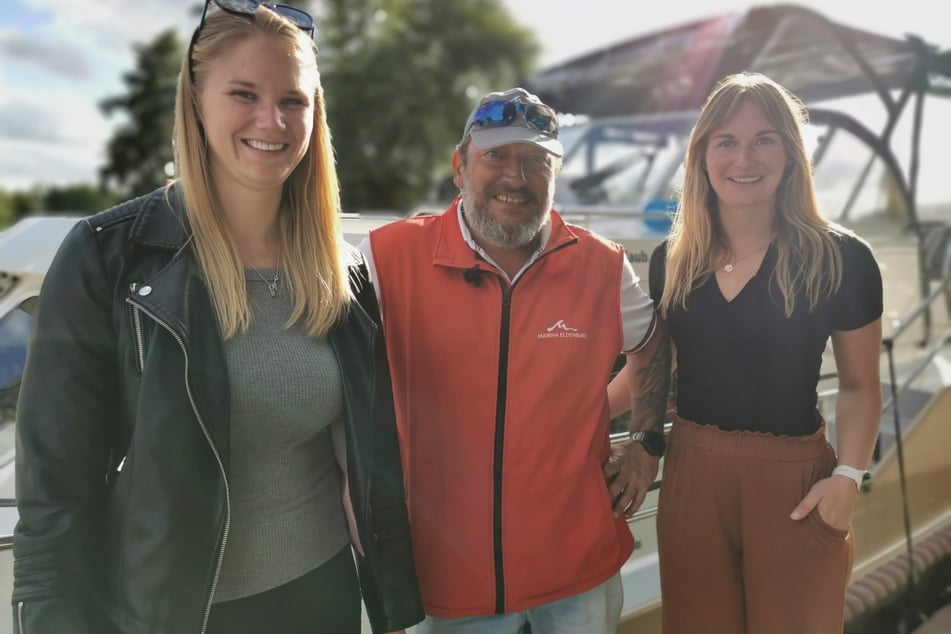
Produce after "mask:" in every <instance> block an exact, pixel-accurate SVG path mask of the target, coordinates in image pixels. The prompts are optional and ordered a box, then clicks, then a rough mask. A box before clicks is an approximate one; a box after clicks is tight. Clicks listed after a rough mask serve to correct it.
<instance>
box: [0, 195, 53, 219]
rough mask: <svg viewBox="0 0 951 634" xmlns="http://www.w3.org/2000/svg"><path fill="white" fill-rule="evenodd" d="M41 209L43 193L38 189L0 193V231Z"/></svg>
mask: <svg viewBox="0 0 951 634" xmlns="http://www.w3.org/2000/svg"><path fill="white" fill-rule="evenodd" d="M42 209H43V192H42V191H41V190H40V188H39V187H33V188H32V189H30V190H26V191H14V192H5V191H0V229H3V228H5V227H7V226H9V225H12V224H14V223H15V222H16V221H17V220H20V219H21V218H24V217H25V216H29V215H30V214H35V213H37V212H39V211H41V210H42Z"/></svg>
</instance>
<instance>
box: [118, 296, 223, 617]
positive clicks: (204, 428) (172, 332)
mask: <svg viewBox="0 0 951 634" xmlns="http://www.w3.org/2000/svg"><path fill="white" fill-rule="evenodd" d="M126 302H128V303H129V304H130V305H131V306H132V307H133V308H135V309H137V310H140V311H142V312H143V313H145V314H146V315H148V316H149V318H151V319H152V320H153V321H155V322H156V323H157V324H158V325H159V326H161V327H162V328H164V329H165V330H167V331H168V333H169V334H170V335H172V338H174V339H175V341H177V342H178V345H179V347H180V348H181V349H182V354H183V355H185V392H186V394H187V396H188V402H189V403H190V404H191V406H192V411H194V412H195V418H196V419H197V420H198V425H199V426H200V427H201V431H202V433H203V434H204V435H205V440H207V441H208V446H209V447H211V452H212V453H213V454H214V456H215V460H216V461H217V463H218V469H219V470H220V471H221V479H222V480H223V481H224V485H225V526H224V530H223V531H222V533H221V546H220V547H219V548H218V561H217V563H216V564H215V576H214V577H213V578H212V580H211V589H210V591H209V593H208V602H207V604H206V605H205V614H204V616H203V617H202V621H201V634H205V631H206V630H207V629H208V616H209V615H210V614H211V606H212V600H213V599H214V596H215V590H216V589H217V588H218V577H219V576H220V575H221V562H222V560H223V559H224V556H225V544H226V543H227V542H228V533H229V532H230V530H231V489H230V486H229V485H228V474H227V473H226V472H225V466H224V463H223V462H222V461H221V454H220V453H218V448H217V447H215V443H214V441H213V440H212V438H211V434H210V433H209V432H208V427H207V426H206V425H205V421H204V419H203V418H202V417H201V413H200V412H199V411H198V405H197V404H196V403H195V397H194V395H192V388H191V383H189V381H188V366H189V359H188V349H187V348H186V347H185V342H184V341H183V340H182V338H181V337H180V336H179V335H178V333H177V332H175V330H174V329H173V328H172V327H171V326H169V325H168V324H166V323H165V322H164V321H162V320H161V319H159V318H158V317H156V316H155V314H153V313H151V312H149V310H148V309H147V308H145V307H144V306H142V305H141V304H137V303H135V301H134V300H133V299H132V298H131V297H129V298H126Z"/></svg>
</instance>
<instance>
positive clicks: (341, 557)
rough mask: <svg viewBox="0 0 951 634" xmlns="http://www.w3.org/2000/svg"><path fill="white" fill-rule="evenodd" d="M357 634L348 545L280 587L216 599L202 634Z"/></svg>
mask: <svg viewBox="0 0 951 634" xmlns="http://www.w3.org/2000/svg"><path fill="white" fill-rule="evenodd" d="M261 632H281V634H360V586H359V584H358V583H357V573H356V569H355V568H354V563H353V555H352V554H351V552H350V546H349V545H348V546H347V547H346V548H344V549H343V550H341V551H340V552H339V553H338V554H337V555H335V556H334V557H333V558H332V559H331V560H330V561H328V562H327V563H325V564H323V565H321V566H319V567H317V568H315V569H314V570H312V571H311V572H308V573H307V574H305V575H304V576H302V577H299V578H297V579H295V580H293V581H291V582H289V583H285V584H284V585H282V586H278V587H277V588H274V589H272V590H268V591H267V592H262V593H260V594H254V595H251V596H250V597H244V598H242V599H235V600H234V601H224V602H222V603H215V604H214V605H212V607H211V615H210V616H209V617H208V630H207V634H252V633H253V634H260V633H261Z"/></svg>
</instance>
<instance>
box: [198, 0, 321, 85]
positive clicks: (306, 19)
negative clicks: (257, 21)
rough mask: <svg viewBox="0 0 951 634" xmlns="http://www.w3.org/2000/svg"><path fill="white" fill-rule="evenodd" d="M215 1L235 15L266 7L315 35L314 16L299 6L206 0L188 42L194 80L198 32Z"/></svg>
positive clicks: (246, 1)
mask: <svg viewBox="0 0 951 634" xmlns="http://www.w3.org/2000/svg"><path fill="white" fill-rule="evenodd" d="M212 2H214V3H215V4H216V5H217V6H218V8H219V9H221V10H222V11H227V12H228V13H231V14H233V15H246V16H252V15H254V12H255V10H257V8H258V7H265V8H267V9H270V10H271V11H273V12H274V13H276V14H278V15H279V16H281V17H282V18H284V19H285V20H287V21H288V22H290V23H291V24H293V25H294V26H296V27H297V28H299V29H301V30H302V31H307V34H308V35H309V36H311V37H314V18H313V17H312V16H311V15H310V14H309V13H307V12H306V11H302V10H301V9H298V8H297V7H292V6H290V5H287V4H277V3H274V2H263V1H262V0H205V7H204V8H203V9H202V11H201V20H200V21H199V22H198V28H197V29H195V32H194V33H193V34H192V39H191V42H189V44H188V74H189V75H190V76H191V78H192V81H194V80H195V71H194V70H193V69H192V49H194V48H195V42H196V41H197V40H198V34H199V33H201V29H202V27H203V26H205V16H206V15H208V5H210V4H211V3H212Z"/></svg>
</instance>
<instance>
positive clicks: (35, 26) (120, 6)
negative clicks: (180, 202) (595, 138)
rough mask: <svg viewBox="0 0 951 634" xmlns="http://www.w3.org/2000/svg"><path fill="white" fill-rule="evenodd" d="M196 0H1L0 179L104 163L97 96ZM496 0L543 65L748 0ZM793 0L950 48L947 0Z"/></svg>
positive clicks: (69, 173)
mask: <svg viewBox="0 0 951 634" xmlns="http://www.w3.org/2000/svg"><path fill="white" fill-rule="evenodd" d="M196 1H197V0H133V1H130V0H2V4H3V11H0V189H6V190H10V189H23V188H26V187H30V186H32V185H34V184H47V185H51V184H56V185H62V184H69V183H76V182H95V180H96V178H97V170H98V168H99V167H100V166H101V165H102V164H103V163H104V162H105V159H104V147H105V144H106V141H107V139H108V138H109V136H110V134H111V132H112V131H113V129H114V127H115V126H116V125H118V124H119V123H120V121H119V119H118V118H113V119H109V118H106V117H105V116H104V115H103V114H102V112H101V111H100V110H99V107H98V104H99V103H100V102H101V101H102V100H103V99H104V98H106V97H109V96H112V95H117V94H121V93H122V92H123V91H124V87H123V84H122V80H121V77H122V74H123V73H124V72H127V71H129V70H131V69H132V68H133V67H134V51H133V45H134V44H135V43H137V42H139V43H143V42H148V41H150V40H151V39H152V38H154V36H155V35H157V34H158V33H159V32H160V31H162V30H164V29H166V28H170V27H171V28H176V29H178V30H179V32H180V34H181V36H182V38H183V40H185V41H187V39H188V37H189V36H190V34H191V30H192V29H193V28H194V26H195V23H196V21H197V17H196V16H194V15H193V14H191V13H190V11H189V8H190V7H192V6H193V5H194V4H195V3H196ZM445 1H447V2H451V1H453V0H445ZM503 1H504V3H505V5H506V6H507V8H508V9H509V11H510V13H511V14H512V16H513V17H514V18H515V20H516V21H518V22H519V23H521V24H523V25H524V26H526V27H528V28H530V29H531V30H532V31H534V33H535V35H536V37H537V38H538V40H539V41H540V42H541V44H542V54H541V58H540V62H541V67H545V66H548V65H551V64H555V63H558V62H562V61H564V60H567V59H570V58H572V57H575V56H578V55H581V54H584V53H587V52H590V51H592V50H595V49H597V48H599V47H602V46H605V45H608V44H612V43H615V42H619V41H622V40H625V39H628V38H631V37H636V36H638V35H642V34H645V33H648V32H651V31H654V30H657V29H661V28H666V27H672V26H676V25H678V24H682V23H685V22H689V21H692V20H696V19H700V18H704V17H708V16H713V15H718V14H723V13H729V12H733V11H741V10H744V9H746V8H749V7H750V6H753V5H751V4H750V3H746V2H733V1H729V0H703V1H695V0H667V1H665V2H643V1H638V0H583V1H578V0H503ZM799 4H801V5H802V6H805V7H809V8H812V9H814V10H816V11H819V12H821V13H823V14H825V15H826V16H827V17H829V18H832V19H834V20H836V21H839V22H843V23H846V24H849V25H851V26H855V27H857V28H862V29H867V30H870V31H875V32H878V33H880V34H882V35H890V36H894V37H903V36H904V35H905V34H908V33H912V34H915V35H919V36H921V37H923V38H924V39H925V40H926V41H928V42H930V43H933V44H938V45H940V46H941V47H942V48H951V31H949V30H948V28H947V25H948V24H951V5H949V3H948V2H947V1H946V0H942V1H935V0H903V1H901V2H896V1H895V0H890V1H887V2H886V1H884V0H825V1H818V0H811V1H804V2H800V3H799ZM939 7H943V8H939ZM318 40H319V34H318ZM328 97H329V98H331V99H332V96H328ZM948 140H951V139H948Z"/></svg>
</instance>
